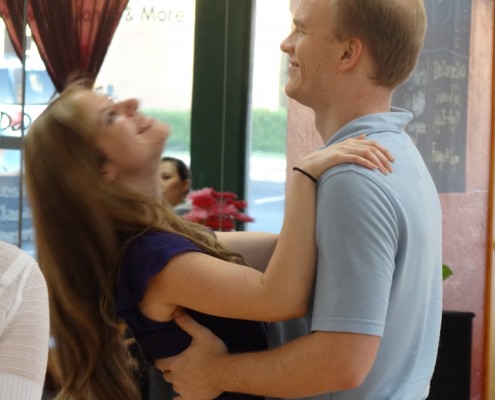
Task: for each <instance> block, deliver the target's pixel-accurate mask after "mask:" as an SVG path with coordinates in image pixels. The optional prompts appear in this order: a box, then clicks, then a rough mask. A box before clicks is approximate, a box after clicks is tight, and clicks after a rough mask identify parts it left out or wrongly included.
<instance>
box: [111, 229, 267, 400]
mask: <svg viewBox="0 0 495 400" xmlns="http://www.w3.org/2000/svg"><path fill="white" fill-rule="evenodd" d="M188 251H202V250H201V249H200V248H199V247H198V246H196V245H195V244H194V243H192V242H191V241H190V240H188V239H186V238H185V237H183V236H181V235H178V234H174V233H170V232H163V231H149V232H146V233H144V234H141V235H139V236H137V237H136V238H135V239H133V241H132V242H131V243H130V244H129V245H128V246H127V247H126V249H125V252H124V255H123V258H122V262H121V265H120V273H119V278H118V284H117V294H116V311H117V315H118V316H119V317H120V318H122V319H123V320H124V321H125V322H126V323H127V325H128V326H129V329H130V330H131V332H132V334H133V335H134V337H135V339H136V341H137V343H138V344H139V346H140V348H141V351H142V353H143V357H144V359H145V360H146V361H147V362H148V363H150V364H152V365H153V362H154V361H155V360H157V359H159V358H164V357H169V356H173V355H176V354H179V353H180V352H182V351H183V350H185V349H186V348H187V346H189V344H190V343H191V337H190V336H189V335H188V334H187V333H186V332H184V331H183V330H182V329H181V328H180V327H179V326H178V325H177V324H176V323H175V322H174V321H168V322H157V321H153V320H150V319H148V318H147V317H145V316H144V315H143V314H142V313H141V312H140V310H139V307H138V304H139V302H140V301H141V300H142V299H143V297H144V292H145V290H146V285H147V283H148V281H149V280H150V279H151V278H152V277H153V276H155V275H156V274H157V273H158V272H160V271H161V270H162V269H163V268H165V267H166V265H167V263H168V262H169V260H170V259H171V258H172V257H173V256H175V255H178V254H180V253H184V252H188ZM187 312H188V313H189V314H190V315H191V316H192V317H193V318H194V319H195V320H196V321H198V322H199V323H200V324H202V325H204V326H206V327H207V328H208V329H210V330H211V331H212V332H213V333H215V335H217V336H218V337H219V338H220V339H222V341H223V342H224V343H225V345H226V346H227V348H228V349H229V352H230V353H240V352H248V351H259V350H265V349H266V348H267V343H266V332H265V325H264V324H263V323H261V322H256V321H245V320H239V319H231V318H221V317H215V316H212V315H208V314H203V313H200V312H197V311H194V310H187ZM218 399H222V400H227V399H232V400H234V399H236V400H244V399H246V400H248V399H249V400H254V399H263V397H259V396H251V395H243V394H237V393H224V394H222V395H221V396H220V397H218Z"/></svg>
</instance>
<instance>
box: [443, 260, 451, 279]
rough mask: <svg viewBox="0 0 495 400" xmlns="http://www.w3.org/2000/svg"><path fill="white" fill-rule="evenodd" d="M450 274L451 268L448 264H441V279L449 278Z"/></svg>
mask: <svg viewBox="0 0 495 400" xmlns="http://www.w3.org/2000/svg"><path fill="white" fill-rule="evenodd" d="M452 275H454V272H453V271H452V268H450V267H449V266H448V265H445V264H443V265H442V278H443V280H445V279H447V278H449V277H450V276H452Z"/></svg>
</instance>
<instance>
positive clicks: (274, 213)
mask: <svg viewBox="0 0 495 400" xmlns="http://www.w3.org/2000/svg"><path fill="white" fill-rule="evenodd" d="M290 29H291V13H290V0H271V1H258V2H256V16H255V37H254V59H253V82H252V106H251V107H252V111H251V115H252V121H251V139H252V140H251V152H250V155H249V180H248V204H249V210H248V214H249V215H250V216H252V217H253V218H254V219H255V222H253V223H248V224H246V229H248V230H251V231H264V232H275V233H278V232H280V229H281V227H282V221H283V215H284V202H285V177H286V161H285V156H286V152H285V145H286V137H287V135H286V133H287V100H286V95H285V92H284V85H285V80H286V74H287V56H286V55H285V54H284V53H282V52H281V51H280V42H281V41H282V40H283V39H284V38H285V37H286V36H287V34H288V33H289V32H290Z"/></svg>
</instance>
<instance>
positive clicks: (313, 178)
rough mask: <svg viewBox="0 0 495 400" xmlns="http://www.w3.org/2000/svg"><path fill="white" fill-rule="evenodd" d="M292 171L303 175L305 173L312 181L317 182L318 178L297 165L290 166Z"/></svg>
mask: <svg viewBox="0 0 495 400" xmlns="http://www.w3.org/2000/svg"><path fill="white" fill-rule="evenodd" d="M292 171H297V172H300V173H301V174H303V175H306V176H307V177H308V178H309V179H311V180H312V181H313V182H314V183H318V179H316V178H315V177H314V176H313V175H311V174H309V173H307V172H306V171H305V170H303V169H302V168H299V167H294V168H292Z"/></svg>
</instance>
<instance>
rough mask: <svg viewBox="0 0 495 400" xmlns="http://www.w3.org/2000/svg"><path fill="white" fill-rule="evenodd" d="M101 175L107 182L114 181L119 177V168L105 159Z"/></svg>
mask: <svg viewBox="0 0 495 400" xmlns="http://www.w3.org/2000/svg"><path fill="white" fill-rule="evenodd" d="M100 175H101V177H102V178H103V179H104V180H105V181H107V182H113V181H114V180H115V179H116V178H117V170H116V168H115V167H114V166H113V164H111V163H109V162H108V161H105V162H104V163H103V166H102V167H101V170H100Z"/></svg>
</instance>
